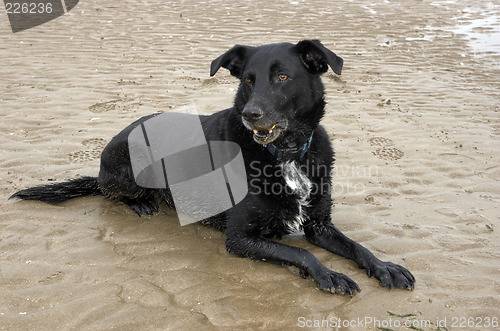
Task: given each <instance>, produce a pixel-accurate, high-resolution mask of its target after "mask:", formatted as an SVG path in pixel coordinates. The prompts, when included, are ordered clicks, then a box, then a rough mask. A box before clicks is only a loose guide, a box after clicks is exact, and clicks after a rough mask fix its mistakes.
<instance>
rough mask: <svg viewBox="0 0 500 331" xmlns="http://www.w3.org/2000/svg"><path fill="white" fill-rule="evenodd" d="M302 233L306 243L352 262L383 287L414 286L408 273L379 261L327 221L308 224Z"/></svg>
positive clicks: (393, 265) (401, 268) (409, 287)
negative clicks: (308, 242)
mask: <svg viewBox="0 0 500 331" xmlns="http://www.w3.org/2000/svg"><path fill="white" fill-rule="evenodd" d="M304 232H305V235H306V238H307V240H308V241H310V242H311V243H313V244H315V245H317V246H319V247H322V248H324V249H326V250H328V251H330V252H332V253H334V254H337V255H340V256H343V257H345V258H348V259H350V260H353V261H354V262H356V263H357V264H358V266H359V267H360V268H362V269H365V270H366V273H367V274H368V276H369V277H371V276H374V277H375V278H376V279H378V280H379V281H380V285H382V286H384V287H387V288H390V289H394V288H406V289H413V288H414V286H415V278H414V277H413V275H412V274H411V272H410V271H408V270H407V269H406V268H404V267H402V266H400V265H397V264H394V263H392V262H384V261H381V260H379V259H378V258H377V257H376V256H375V255H373V253H372V252H370V251H369V250H368V249H366V248H365V247H363V246H361V245H360V244H358V243H357V242H355V241H354V240H352V239H349V238H348V237H347V236H345V235H344V234H343V233H342V232H340V230H339V229H337V228H336V227H335V226H334V225H333V224H332V223H331V221H330V220H329V219H328V220H327V221H326V222H324V223H313V222H311V223H309V224H308V225H306V226H305V227H304Z"/></svg>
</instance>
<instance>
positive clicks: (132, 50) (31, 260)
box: [0, 0, 500, 330]
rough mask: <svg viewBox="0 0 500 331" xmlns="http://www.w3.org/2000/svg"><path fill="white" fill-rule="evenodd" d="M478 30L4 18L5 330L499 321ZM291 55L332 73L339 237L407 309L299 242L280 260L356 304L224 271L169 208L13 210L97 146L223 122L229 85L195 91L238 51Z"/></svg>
mask: <svg viewBox="0 0 500 331" xmlns="http://www.w3.org/2000/svg"><path fill="white" fill-rule="evenodd" d="M485 13H490V14H491V13H496V15H497V16H496V17H497V18H496V20H497V21H496V22H497V24H498V16H499V15H500V14H499V7H498V6H494V5H492V4H491V2H489V1H480V0H474V1H469V2H467V5H464V4H455V3H453V2H450V1H435V2H431V1H417V0H410V1H382V0H380V1H378V0H377V1H371V2H369V3H368V2H365V1H360V0H353V1H344V2H328V1H315V2H314V3H306V2H304V1H300V0H299V1H290V2H288V1H279V2H269V1H260V0H257V1H234V2H227V3H226V2H222V1H210V2H206V3H205V2H198V1H196V2H195V1H169V2H164V3H162V4H159V3H158V2H152V1H115V0H111V1H106V2H105V3H99V4H95V3H88V2H85V1H81V2H80V3H79V4H78V5H77V7H75V8H74V9H73V10H72V11H71V12H70V13H69V14H66V15H64V16H62V17H60V18H58V19H55V20H54V21H51V22H49V23H46V24H44V25H41V26H39V27H36V28H33V29H30V30H26V31H24V32H20V33H16V34H13V33H12V32H11V31H10V27H9V26H8V21H7V17H6V16H5V15H3V16H0V35H1V39H2V42H1V43H0V54H1V55H2V61H1V63H0V76H1V77H2V78H1V79H0V113H1V115H2V117H1V118H2V121H1V122H0V137H1V141H2V148H1V149H0V153H1V157H0V229H1V236H0V275H1V278H0V329H6V330H26V329H38V330H54V329H78V330H80V329H92V330H96V329H120V330H134V329H141V330H145V329H158V330H167V329H175V330H177V329H191V330H192V329H227V330H229V329H300V327H301V326H306V325H309V326H311V325H312V326H319V327H318V328H324V329H328V328H330V329H336V325H337V324H336V322H338V320H337V318H340V319H341V320H343V321H348V322H350V326H348V327H345V328H344V327H343V328H342V329H343V330H347V329H351V330H357V329H368V330H376V329H377V327H378V326H381V327H386V328H388V329H406V328H405V327H403V325H404V323H405V322H407V321H411V323H415V325H416V326H418V327H421V328H422V329H424V330H436V329H437V328H438V325H437V323H436V322H437V321H438V320H439V321H444V320H445V319H446V325H444V326H447V327H448V329H459V328H457V327H458V326H460V325H461V324H460V323H461V322H463V319H464V318H465V319H469V318H473V319H474V320H473V324H472V325H469V326H473V327H472V328H469V329H488V328H487V327H485V326H487V319H488V318H490V319H493V318H500V313H499V310H498V307H499V306H500V297H499V295H500V279H499V276H498V275H499V271H500V262H499V257H500V256H499V255H500V249H499V242H500V241H499V239H500V238H499V232H500V228H499V224H500V220H499V215H500V210H499V205H500V203H499V202H500V184H499V178H500V167H499V161H500V160H499V153H498V150H499V147H500V144H499V133H500V121H499V110H500V97H499V88H500V83H499V82H500V67H499V66H498V63H499V60H500V54H499V53H498V52H496V51H494V50H491V49H488V47H486V48H485V49H484V48H483V49H479V50H478V49H476V48H472V47H474V40H470V39H468V37H467V35H466V34H463V31H464V28H465V30H467V27H468V26H470V25H471V24H473V23H474V22H477V21H475V20H481V19H483V20H484V19H488V20H491V17H490V18H488V16H487V15H485ZM494 19H495V18H494ZM453 31H455V32H453ZM472 32H474V34H475V36H476V37H477V35H481V36H487V34H488V33H489V32H491V31H490V30H489V28H487V27H476V28H474V29H473V31H472ZM473 37H474V36H473ZM304 38H318V39H321V40H322V42H323V43H324V44H325V45H326V46H328V47H329V48H330V49H332V50H333V51H334V52H336V53H337V54H338V55H340V56H342V57H343V58H344V61H345V62H344V63H345V64H344V70H343V74H342V76H340V77H337V76H334V74H333V73H331V72H328V73H327V74H325V75H324V76H323V81H324V83H325V86H326V90H327V101H328V106H327V115H326V116H325V118H324V120H323V122H322V123H323V125H324V126H325V127H326V128H327V130H328V132H329V133H330V134H331V139H332V141H333V144H334V147H335V149H336V153H337V161H336V167H337V168H336V171H335V182H336V185H335V189H334V192H333V193H334V197H335V200H336V204H335V207H334V208H333V210H332V215H333V220H334V222H335V224H336V225H337V226H338V227H339V228H340V229H341V230H343V231H344V232H345V233H346V234H348V235H349V236H350V237H352V238H353V239H355V240H357V241H358V242H360V243H362V244H363V245H364V246H366V247H368V248H369V249H371V250H372V251H373V252H374V253H375V254H376V255H377V256H378V257H380V258H381V259H384V260H390V261H393V262H395V263H399V264H402V265H404V266H406V267H407V268H408V269H409V270H411V271H412V272H413V274H414V275H415V277H416V279H417V283H416V288H415V290H414V291H389V290H387V289H384V288H381V287H380V286H379V285H378V284H377V282H376V280H374V279H373V278H367V277H366V275H365V273H364V271H363V270H359V269H358V268H357V267H356V266H355V265H354V264H353V263H351V262H349V261H347V260H345V259H342V258H340V257H337V256H334V255H332V254H329V253H327V252H325V251H323V250H321V249H319V248H317V247H314V246H312V245H310V244H308V243H307V242H306V241H305V239H303V238H302V237H301V236H297V237H294V238H288V239H285V240H284V242H287V243H291V244H293V245H296V246H300V247H304V248H307V249H308V250H310V251H311V252H312V253H313V254H315V255H316V256H317V257H318V258H319V259H320V260H321V261H322V262H323V263H324V264H325V265H326V266H328V267H330V268H331V269H334V270H336V271H339V272H342V273H345V274H347V275H349V276H350V277H351V278H352V279H354V280H355V281H356V282H357V283H358V284H359V285H360V287H361V288H362V292H361V293H359V294H356V295H355V296H354V297H352V298H350V297H348V296H338V295H329V294H326V293H323V292H321V291H318V290H316V288H315V285H314V282H312V281H311V280H310V279H309V280H304V279H302V278H300V277H299V276H298V272H297V270H296V269H294V268H291V267H290V268H288V267H285V268H281V267H278V266H275V265H270V264H266V263H262V262H253V261H250V260H247V259H239V258H236V257H232V256H229V255H228V253H227V252H226V251H225V245H224V235H222V234H221V233H218V232H216V231H214V230H212V229H210V228H206V227H204V226H202V225H200V224H192V225H189V226H184V227H181V226H180V225H179V222H178V220H177V218H176V214H175V213H174V212H172V211H170V210H168V209H167V208H163V209H162V210H161V212H160V213H159V214H158V215H156V216H153V217H141V218H139V217H137V216H136V215H135V214H133V213H132V211H130V210H129V209H128V207H126V206H124V205H123V204H119V203H116V204H112V203H111V202H110V201H107V200H106V199H104V198H103V197H86V198H79V199H75V200H72V201H68V202H66V203H62V204H59V205H48V204H44V203H40V202H12V201H8V200H7V198H8V197H9V196H10V195H11V194H12V193H14V192H15V191H17V190H19V189H22V188H26V187H29V186H33V185H38V184H43V183H47V182H49V181H50V180H64V179H69V178H75V177H78V176H81V175H90V176H95V175H97V172H98V166H99V155H100V151H101V150H102V148H103V146H105V144H106V143H107V142H108V141H109V140H110V139H111V137H112V136H113V135H115V134H116V133H118V132H119V131H120V130H121V129H122V128H124V127H125V126H127V125H128V124H129V123H131V122H132V121H134V120H135V119H137V118H139V117H141V116H143V115H147V114H150V113H153V112H158V111H172V110H177V109H178V108H179V107H183V106H184V107H192V105H195V106H196V108H197V109H198V111H199V112H200V113H212V112H214V111H217V110H220V109H223V108H226V107H229V106H230V105H231V103H232V100H233V96H234V93H235V89H236V88H237V81H236V80H235V79H234V78H232V77H231V76H230V75H229V74H228V73H227V72H226V71H225V70H221V71H220V72H219V73H217V75H216V76H214V77H213V78H210V77H209V74H208V73H209V66H210V62H211V61H212V60H213V59H214V58H215V57H217V56H218V55H220V54H221V53H223V52H224V51H225V50H227V49H228V48H229V47H231V46H232V45H234V44H236V43H240V44H248V45H259V44H263V43H269V42H281V41H289V42H297V41H299V40H301V39H304ZM476 42H477V40H476ZM476 44H477V43H476ZM391 313H392V314H396V315H399V317H398V316H393V315H392V314H391ZM408 314H410V315H408ZM405 315H407V316H406V317H401V316H405ZM370 319H371V321H372V322H371V323H367V322H370ZM455 319H457V320H455ZM325 321H327V322H329V323H326V322H325ZM352 321H354V323H353V322H352ZM397 321H399V324H401V325H402V326H401V327H397V326H398V325H399V324H398V322H397ZM421 321H423V322H421ZM426 321H431V322H432V323H433V324H426V323H427V322H426ZM467 321H468V322H469V321H470V320H467ZM492 321H494V320H492ZM377 322H378V323H380V324H376V323H377ZM419 322H420V324H418V323H419ZM453 322H458V323H456V324H455V325H453ZM490 322H491V320H490ZM317 323H320V324H317ZM360 323H361V324H360ZM383 323H385V324H383ZM387 323H392V324H387ZM480 323H481V324H480ZM341 325H342V324H341ZM343 325H344V326H346V324H343ZM442 326H443V324H442ZM453 326H455V327H453ZM481 326H482V327H481Z"/></svg>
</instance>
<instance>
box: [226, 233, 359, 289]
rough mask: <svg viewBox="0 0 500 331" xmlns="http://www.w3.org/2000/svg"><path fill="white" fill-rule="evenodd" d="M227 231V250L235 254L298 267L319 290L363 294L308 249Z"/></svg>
mask: <svg viewBox="0 0 500 331" xmlns="http://www.w3.org/2000/svg"><path fill="white" fill-rule="evenodd" d="M227 230H228V231H226V234H227V239H226V247H227V250H228V252H230V253H231V254H234V255H236V256H239V257H249V258H251V259H254V260H263V261H267V262H272V263H278V264H282V265H283V264H288V265H294V266H296V267H298V268H299V270H300V274H301V276H303V277H304V278H306V277H307V276H308V275H311V277H312V278H313V279H314V280H315V281H316V284H317V286H318V288H319V289H321V290H324V291H327V292H332V293H342V294H345V293H348V294H349V295H352V294H353V292H355V291H358V292H359V291H360V289H359V287H358V285H357V284H356V283H355V282H354V281H353V280H352V279H350V278H349V277H347V276H346V275H344V274H341V273H337V272H335V271H332V270H330V269H328V268H327V267H325V266H324V265H323V264H321V262H319V261H318V259H317V258H316V257H315V256H314V255H313V254H311V253H310V252H308V251H307V250H305V249H302V248H299V247H293V246H288V245H285V244H281V243H277V242H274V241H270V240H267V239H265V238H262V237H258V236H257V237H255V236H249V235H246V234H244V233H242V232H241V231H231V229H230V228H228V229H227Z"/></svg>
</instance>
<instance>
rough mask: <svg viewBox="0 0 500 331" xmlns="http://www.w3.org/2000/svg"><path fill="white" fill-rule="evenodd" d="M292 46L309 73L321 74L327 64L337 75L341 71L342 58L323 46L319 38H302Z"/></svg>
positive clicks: (325, 69) (326, 67)
mask: <svg viewBox="0 0 500 331" xmlns="http://www.w3.org/2000/svg"><path fill="white" fill-rule="evenodd" d="M294 48H295V50H296V52H297V53H298V54H299V57H300V59H301V60H302V63H303V64H304V66H305V67H306V69H307V71H309V72H310V73H311V74H313V75H321V74H323V73H325V72H326V71H327V70H328V66H330V67H331V68H332V70H333V72H335V73H336V74H337V75H340V74H341V73H342V65H343V64H344V60H342V58H341V57H340V56H337V55H336V54H335V53H334V52H332V51H331V50H329V49H328V48H326V47H325V46H323V44H322V43H321V42H320V41H319V40H302V41H301V42H299V43H298V44H297V45H295V46H294Z"/></svg>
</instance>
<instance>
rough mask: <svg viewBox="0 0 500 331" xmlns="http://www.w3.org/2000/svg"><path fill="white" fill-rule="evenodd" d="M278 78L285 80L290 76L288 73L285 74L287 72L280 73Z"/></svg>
mask: <svg viewBox="0 0 500 331" xmlns="http://www.w3.org/2000/svg"><path fill="white" fill-rule="evenodd" d="M278 79H279V80H281V81H285V80H287V79H288V76H287V75H285V74H279V75H278Z"/></svg>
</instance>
